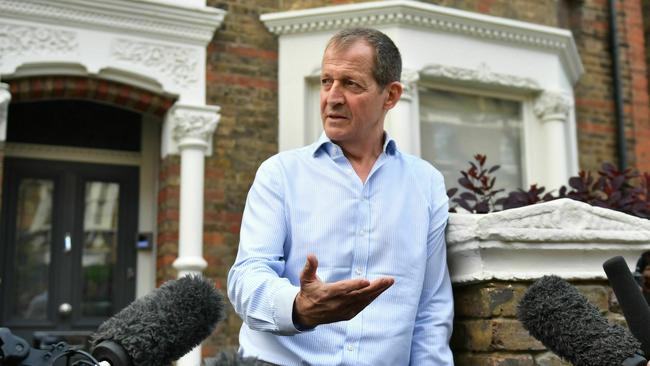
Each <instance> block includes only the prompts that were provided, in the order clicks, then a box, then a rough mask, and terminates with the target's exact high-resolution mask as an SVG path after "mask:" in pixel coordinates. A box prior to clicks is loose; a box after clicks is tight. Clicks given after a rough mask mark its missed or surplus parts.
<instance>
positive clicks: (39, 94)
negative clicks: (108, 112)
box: [6, 76, 176, 117]
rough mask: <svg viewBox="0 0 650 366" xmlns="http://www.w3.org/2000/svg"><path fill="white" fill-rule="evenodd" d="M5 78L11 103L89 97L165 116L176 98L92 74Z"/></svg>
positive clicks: (87, 98) (141, 111)
mask: <svg viewBox="0 0 650 366" xmlns="http://www.w3.org/2000/svg"><path fill="white" fill-rule="evenodd" d="M6 82H7V83H8V84H9V85H10V92H11V102H12V103H13V102H27V101H41V100H60V99H77V100H91V101H96V102H102V103H106V104H109V105H114V106H117V107H120V108H125V109H129V110H132V111H134V112H138V113H143V114H151V115H154V116H157V117H164V116H165V114H166V113H167V111H168V110H169V108H171V106H172V105H173V104H174V102H175V101H176V98H175V97H173V96H169V95H161V94H158V93H154V92H151V91H148V90H145V89H141V88H138V87H135V86H131V85H127V84H123V83H119V82H115V81H111V80H104V79H99V78H92V77H78V76H36V77H23V78H18V79H12V80H7V81H6Z"/></svg>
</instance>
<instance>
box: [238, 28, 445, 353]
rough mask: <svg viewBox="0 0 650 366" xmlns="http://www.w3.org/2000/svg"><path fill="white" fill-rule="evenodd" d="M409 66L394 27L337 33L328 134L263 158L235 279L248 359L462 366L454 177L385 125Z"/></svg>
mask: <svg viewBox="0 0 650 366" xmlns="http://www.w3.org/2000/svg"><path fill="white" fill-rule="evenodd" d="M401 67H402V65H401V57H400V54H399V51H398V49H397V47H395V45H394V44H393V42H392V41H391V40H390V38H388V37H387V36H386V35H384V34H383V33H381V32H379V31H376V30H372V29H348V30H343V31H340V32H338V33H337V34H336V35H334V37H332V39H331V40H330V41H329V43H328V44H327V47H326V49H325V53H324V55H323V61H322V71H321V93H320V110H321V117H322V121H323V129H324V133H323V135H322V136H321V138H320V139H319V140H318V141H317V142H316V143H314V144H312V145H310V146H307V147H304V148H301V149H296V150H292V151H287V152H282V153H280V154H278V155H275V156H273V157H271V158H270V159H268V160H267V161H265V162H264V163H263V164H262V165H261V166H260V168H259V170H258V172H257V175H256V177H255V181H254V183H253V186H252V187H251V190H250V192H249V194H248V199H247V202H246V208H245V210H244V216H243V221H242V229H241V236H240V244H239V252H238V254H237V259H236V260H235V264H234V265H233V267H232V268H231V270H230V273H229V276H228V295H229V297H230V300H231V301H232V303H233V305H234V307H235V310H236V311H237V313H238V314H239V315H240V316H241V317H242V319H243V320H244V324H243V325H242V328H241V331H240V337H239V340H240V347H241V348H240V351H241V353H242V354H243V356H245V357H256V358H258V360H261V361H260V362H259V363H260V364H267V365H268V364H277V365H287V366H289V365H372V366H377V365H390V366H394V365H409V364H411V365H418V366H420V365H437V366H445V365H453V359H452V354H451V351H450V349H449V337H450V335H451V330H452V317H453V299H452V292H451V284H450V280H449V274H448V271H447V266H446V247H445V237H444V236H445V226H446V222H447V216H448V214H447V210H448V206H447V196H446V193H445V188H444V182H443V178H442V176H441V174H440V173H439V172H438V171H437V170H436V169H434V168H433V167H432V166H431V165H430V164H428V163H427V162H425V161H423V160H421V159H419V158H416V157H414V156H410V155H407V154H403V153H401V152H400V151H399V150H398V148H397V146H396V143H395V141H394V140H392V139H391V138H390V137H388V136H387V135H386V133H385V132H384V119H385V117H386V113H387V112H388V111H389V110H390V109H392V108H393V107H394V106H395V105H396V104H397V102H398V101H399V99H400V96H401V94H402V85H401V84H400V82H399V80H400V74H401ZM262 361H263V362H262Z"/></svg>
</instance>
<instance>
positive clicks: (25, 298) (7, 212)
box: [0, 158, 138, 344]
mask: <svg viewBox="0 0 650 366" xmlns="http://www.w3.org/2000/svg"><path fill="white" fill-rule="evenodd" d="M4 165H5V168H4V179H3V180H4V182H3V190H2V222H1V227H0V228H1V230H2V232H1V233H0V240H1V241H2V243H1V247H0V265H1V266H2V268H1V270H0V275H1V276H2V277H1V282H0V299H1V301H0V326H2V327H9V328H10V329H11V331H12V332H13V333H14V334H16V335H18V336H20V337H23V338H25V339H26V340H27V341H28V342H32V341H33V339H34V334H37V335H43V334H46V335H48V336H49V337H57V336H63V337H64V340H66V341H68V342H69V343H73V344H81V343H82V342H83V341H84V336H86V335H88V334H90V333H91V332H92V331H94V330H95V329H96V328H97V326H98V325H99V324H100V323H101V322H102V321H104V320H105V319H107V318H108V317H110V316H111V315H113V314H114V313H116V312H117V311H118V310H119V309H121V308H123V307H124V306H126V305H127V304H129V303H130V302H131V301H132V300H133V298H134V293H135V246H134V240H135V236H136V230H137V217H138V216H137V204H138V197H137V194H138V168H136V167H127V166H113V165H104V164H82V163H70V162H58V161H46V160H32V159H12V158H6V159H5V164H4Z"/></svg>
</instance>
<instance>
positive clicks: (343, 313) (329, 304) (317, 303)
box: [293, 254, 395, 328]
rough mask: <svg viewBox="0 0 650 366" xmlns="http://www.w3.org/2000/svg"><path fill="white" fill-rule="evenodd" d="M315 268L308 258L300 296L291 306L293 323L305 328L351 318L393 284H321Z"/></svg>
mask: <svg viewBox="0 0 650 366" xmlns="http://www.w3.org/2000/svg"><path fill="white" fill-rule="evenodd" d="M317 268H318V259H316V256H314V255H313V254H310V255H308V256H307V263H305V268H304V269H303V270H302V273H301V274H300V292H299V293H298V295H297V296H296V299H295V300H294V303H293V316H294V321H295V322H297V323H298V324H300V325H301V326H304V327H307V328H312V327H315V326H317V325H319V324H327V323H334V322H338V321H341V320H350V319H352V318H354V317H355V316H356V315H357V314H359V313H360V312H361V310H363V309H365V307H366V306H368V305H369V304H370V303H371V302H372V301H373V300H375V299H376V298H377V296H379V295H380V294H381V293H382V292H384V291H385V290H386V289H387V288H389V287H390V286H392V285H393V283H394V282H395V280H394V279H392V278H390V277H382V278H378V279H376V280H374V281H368V280H366V279H353V280H344V281H339V282H334V283H324V282H322V281H321V280H320V279H319V278H318V277H317V276H316V269H317Z"/></svg>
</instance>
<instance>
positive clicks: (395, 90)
mask: <svg viewBox="0 0 650 366" xmlns="http://www.w3.org/2000/svg"><path fill="white" fill-rule="evenodd" d="M386 88H387V89H388V98H386V101H385V102H384V109H385V110H387V111H388V110H390V109H392V108H393V107H394V106H395V105H396V104H397V102H399V99H400V98H401V97H402V92H404V87H403V86H402V83H400V82H399V81H393V82H392V83H390V84H388V86H387V87H386Z"/></svg>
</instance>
